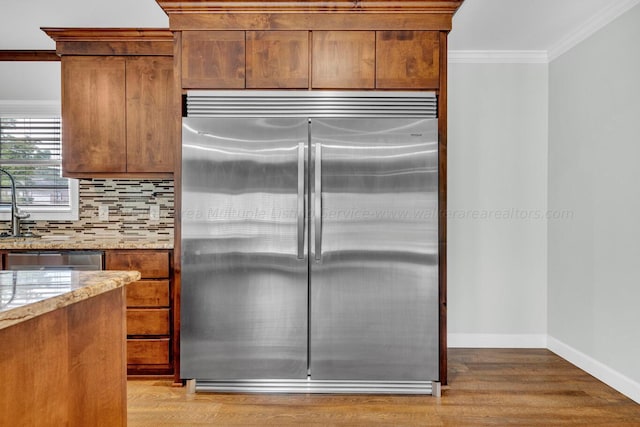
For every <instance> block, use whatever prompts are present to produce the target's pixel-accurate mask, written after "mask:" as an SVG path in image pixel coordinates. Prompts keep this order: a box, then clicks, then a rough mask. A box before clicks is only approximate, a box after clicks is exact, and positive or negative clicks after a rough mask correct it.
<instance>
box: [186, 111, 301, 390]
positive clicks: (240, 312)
mask: <svg viewBox="0 0 640 427" xmlns="http://www.w3.org/2000/svg"><path fill="white" fill-rule="evenodd" d="M182 129H183V130H182V144H183V145H182V162H183V164H182V220H181V221H182V222H181V224H182V266H181V267H182V272H181V284H182V290H181V324H180V328H181V343H180V358H181V367H180V376H181V377H182V378H185V379H197V380H240V379H274V378H279V379H301V378H306V377H307V318H308V316H307V307H308V303H307V294H308V292H307V289H308V288H307V241H306V239H305V235H306V234H307V233H306V227H307V226H306V223H305V218H306V214H305V213H306V203H305V194H306V191H305V189H306V185H307V183H306V182H305V181H306V176H307V174H306V172H305V171H306V170H307V169H306V167H307V166H306V164H307V156H308V148H307V145H308V122H307V120H306V119H300V118H262V119H255V118H185V119H183V126H182Z"/></svg>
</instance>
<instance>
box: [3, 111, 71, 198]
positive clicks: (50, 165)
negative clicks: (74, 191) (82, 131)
mask: <svg viewBox="0 0 640 427" xmlns="http://www.w3.org/2000/svg"><path fill="white" fill-rule="evenodd" d="M61 151H62V144H61V121H60V118H59V117H37V118H16V117H0V167H2V168H3V169H5V170H6V171H7V172H9V173H10V174H12V175H13V177H14V179H15V181H16V197H17V203H18V205H19V206H21V207H29V206H31V207H38V206H39V207H53V206H55V207H68V206H70V197H69V196H70V195H69V180H68V179H67V178H63V177H62V176H61V170H62V152H61ZM0 203H3V204H9V203H11V182H10V180H9V178H8V177H7V176H6V175H5V174H0Z"/></svg>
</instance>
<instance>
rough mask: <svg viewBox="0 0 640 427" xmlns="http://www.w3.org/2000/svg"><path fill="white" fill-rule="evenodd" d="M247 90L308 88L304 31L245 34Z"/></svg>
mask: <svg viewBox="0 0 640 427" xmlns="http://www.w3.org/2000/svg"><path fill="white" fill-rule="evenodd" d="M246 37H247V47H246V49H247V64H246V77H247V88H250V89H272V88H280V89H306V88H308V87H309V33H308V32H307V31H247V34H246Z"/></svg>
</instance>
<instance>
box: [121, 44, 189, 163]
mask: <svg viewBox="0 0 640 427" xmlns="http://www.w3.org/2000/svg"><path fill="white" fill-rule="evenodd" d="M126 64H127V172H173V153H174V151H175V148H174V146H173V144H174V143H175V142H176V141H177V138H174V136H175V131H174V121H173V112H174V110H173V108H172V107H173V58H171V57H167V56H140V57H132V58H127V62H126Z"/></svg>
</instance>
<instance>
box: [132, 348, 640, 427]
mask: <svg viewBox="0 0 640 427" xmlns="http://www.w3.org/2000/svg"><path fill="white" fill-rule="evenodd" d="M128 398H129V401H128V408H129V427H140V426H154V427H155V426H175V427H177V426H204V425H216V426H394V427H396V426H431V425H434V426H437V425H447V426H476V425H496V426H504V425H527V426H529V425H541V426H555V425H580V426H592V425H602V426H604V425H607V426H640V405H638V404H636V403H634V402H633V401H632V400H630V399H628V398H626V397H624V396H623V395H621V394H620V393H618V392H616V391H615V390H613V389H611V388H610V387H608V386H606V385H605V384H603V383H601V382H600V381H598V380H596V379H595V378H593V377H592V376H590V375H588V374H586V373H585V372H583V371H581V370H580V369H578V368H576V367H574V366H573V365H571V364H570V363H568V362H566V361H565V360H563V359H561V358H560V357H558V356H556V355H555V354H553V353H551V352H550V351H548V350H542V349H535V350H512V349H450V351H449V386H448V387H445V389H444V390H443V394H442V397H441V398H434V397H431V396H374V395H369V396H367V395H361V396H354V395H348V396H335V395H334V396H329V395H257V394H253V395H252V394H202V393H199V394H197V395H187V394H186V390H185V388H175V387H171V382H170V381H160V380H135V381H129V382H128Z"/></svg>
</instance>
